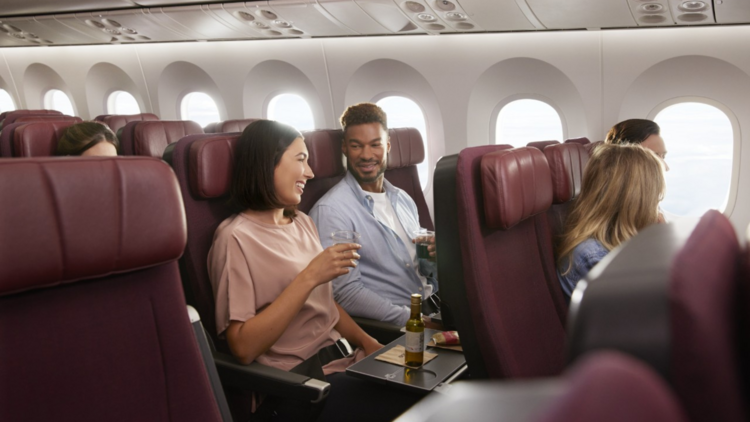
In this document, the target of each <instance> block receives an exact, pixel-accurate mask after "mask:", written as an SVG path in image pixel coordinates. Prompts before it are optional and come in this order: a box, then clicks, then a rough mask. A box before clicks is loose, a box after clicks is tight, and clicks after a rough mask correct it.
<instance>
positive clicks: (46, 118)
mask: <svg viewBox="0 0 750 422" xmlns="http://www.w3.org/2000/svg"><path fill="white" fill-rule="evenodd" d="M82 121H83V119H82V118H80V117H76V116H66V115H64V114H45V115H41V116H34V115H31V116H21V117H19V118H17V119H16V123H28V122H76V123H81V122H82Z"/></svg>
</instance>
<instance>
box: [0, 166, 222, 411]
mask: <svg viewBox="0 0 750 422" xmlns="http://www.w3.org/2000/svg"><path fill="white" fill-rule="evenodd" d="M0 198H2V202H3V206H2V207H0V233H3V235H2V236H0V249H1V250H2V251H3V253H2V255H0V338H2V339H3V347H2V349H1V351H0V355H2V359H0V396H1V397H3V405H2V406H0V419H2V420H54V419H59V418H60V415H64V417H65V418H66V419H70V420H77V421H101V420H108V421H135V420H206V421H219V420H221V419H220V415H219V410H218V407H217V405H216V401H215V400H214V399H213V395H212V392H211V386H210V384H209V381H208V377H207V375H206V371H205V368H204V366H203V363H202V360H201V356H200V352H199V350H198V345H197V343H196V340H195V337H194V335H193V333H192V329H191V326H190V321H189V319H188V315H187V311H186V307H185V302H184V299H183V297H182V291H181V289H180V284H179V273H178V269H177V258H178V257H179V256H180V255H181V253H182V251H183V248H184V246H185V241H186V231H185V220H184V211H183V208H182V203H181V200H180V192H179V189H178V186H177V183H176V182H175V179H174V176H173V174H172V172H171V170H170V169H169V167H168V166H167V165H165V164H164V163H162V162H160V161H159V160H155V159H151V158H145V157H125V158H123V157H94V158H78V157H73V158H70V159H66V160H60V159H57V158H29V159H14V160H0ZM40 401H43V402H44V404H43V405H40Z"/></svg>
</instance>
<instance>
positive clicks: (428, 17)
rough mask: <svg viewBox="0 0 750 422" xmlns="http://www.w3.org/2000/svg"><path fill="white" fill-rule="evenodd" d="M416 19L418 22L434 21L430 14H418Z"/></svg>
mask: <svg viewBox="0 0 750 422" xmlns="http://www.w3.org/2000/svg"><path fill="white" fill-rule="evenodd" d="M417 19H419V20H421V21H423V22H434V21H435V17H434V16H432V15H431V14H429V13H420V14H418V15H417Z"/></svg>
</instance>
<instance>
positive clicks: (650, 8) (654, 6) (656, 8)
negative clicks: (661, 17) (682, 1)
mask: <svg viewBox="0 0 750 422" xmlns="http://www.w3.org/2000/svg"><path fill="white" fill-rule="evenodd" d="M641 10H643V11H644V12H648V13H660V12H661V11H663V10H664V6H662V5H660V4H659V3H646V4H644V5H642V6H641Z"/></svg>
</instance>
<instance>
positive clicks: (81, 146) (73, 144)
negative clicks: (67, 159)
mask: <svg viewBox="0 0 750 422" xmlns="http://www.w3.org/2000/svg"><path fill="white" fill-rule="evenodd" d="M105 141H106V142H109V143H110V144H112V145H114V146H115V149H117V152H118V154H119V152H120V142H119V141H118V140H117V137H116V136H115V133H114V132H112V130H110V128H108V127H107V126H106V125H104V124H103V123H99V122H82V123H76V124H74V125H72V126H70V127H68V128H67V129H65V130H64V131H63V133H62V136H61V137H60V140H59V141H57V149H56V150H55V155H81V154H83V153H84V151H86V150H87V149H89V148H91V147H93V146H94V145H96V144H98V143H99V142H105Z"/></svg>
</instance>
